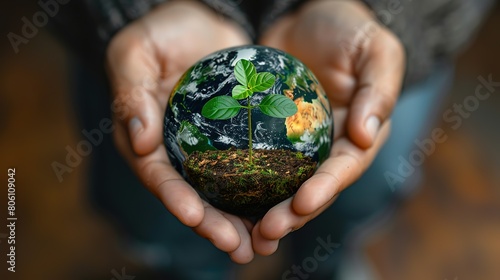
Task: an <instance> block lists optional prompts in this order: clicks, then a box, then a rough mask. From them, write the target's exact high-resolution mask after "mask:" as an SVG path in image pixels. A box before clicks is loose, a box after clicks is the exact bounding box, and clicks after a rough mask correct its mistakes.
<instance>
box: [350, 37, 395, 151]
mask: <svg viewBox="0 0 500 280" xmlns="http://www.w3.org/2000/svg"><path fill="white" fill-rule="evenodd" d="M356 74H357V76H358V78H359V83H358V87H357V90H356V93H355V95H354V97H353V100H352V103H351V110H350V116H349V120H348V125H347V126H348V132H349V136H350V138H351V140H352V141H353V142H354V143H355V144H357V145H358V146H359V147H361V148H364V149H366V148H369V147H370V146H371V145H373V143H374V142H375V139H376V136H377V133H378V132H379V129H380V125H381V124H382V123H383V122H384V121H385V120H386V119H387V118H388V117H389V116H390V114H391V112H392V110H393V108H394V106H395V104H396V101H397V99H398V96H399V93H400V90H401V84H402V79H403V75H404V53H403V47H402V46H401V44H400V43H399V41H398V40H397V39H395V37H394V36H392V35H391V34H389V33H388V32H379V35H377V37H376V38H374V39H373V40H372V42H371V43H370V45H369V47H367V48H363V50H362V54H361V55H360V58H359V61H358V63H357V65H356Z"/></svg>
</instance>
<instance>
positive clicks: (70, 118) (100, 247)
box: [0, 1, 500, 280]
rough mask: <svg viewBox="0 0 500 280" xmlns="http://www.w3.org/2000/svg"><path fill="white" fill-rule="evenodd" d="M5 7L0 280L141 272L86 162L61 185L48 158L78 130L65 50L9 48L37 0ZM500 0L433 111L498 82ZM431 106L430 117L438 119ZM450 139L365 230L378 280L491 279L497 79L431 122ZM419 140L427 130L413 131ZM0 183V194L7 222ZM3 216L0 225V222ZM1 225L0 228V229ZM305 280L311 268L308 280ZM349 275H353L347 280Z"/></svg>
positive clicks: (0, 59)
mask: <svg viewBox="0 0 500 280" xmlns="http://www.w3.org/2000/svg"><path fill="white" fill-rule="evenodd" d="M27 2H28V1H15V2H14V1H10V2H8V3H3V4H2V5H3V6H2V11H0V15H1V16H0V22H1V24H0V31H1V32H0V35H1V36H2V39H1V43H0V150H1V154H0V163H1V164H0V166H1V168H2V169H1V171H0V172H1V173H2V175H1V178H2V182H6V181H7V168H9V167H15V168H16V194H17V199H16V205H17V209H16V215H17V217H18V219H19V220H18V222H17V228H16V231H17V246H16V248H17V256H18V258H17V272H16V273H15V274H12V273H9V274H7V271H6V256H5V252H6V248H7V239H6V233H7V229H6V228H5V227H4V226H0V252H1V255H0V263H1V265H0V279H54V280H58V279H75V278H74V277H75V276H74V275H79V278H78V279H112V278H113V277H114V276H115V275H114V272H118V274H120V272H121V270H122V268H126V271H127V274H129V275H134V271H138V270H140V269H141V268H140V267H139V266H138V264H137V263H136V262H134V260H133V259H130V258H128V257H127V256H126V255H124V254H123V252H122V250H121V249H120V248H121V247H120V242H119V240H120V235H119V234H118V233H117V232H116V230H115V229H114V228H112V227H111V225H110V224H109V223H108V222H107V221H106V220H104V219H103V218H102V217H101V216H100V215H98V214H97V213H96V212H95V211H94V210H93V209H92V208H91V207H90V203H89V202H88V199H87V193H86V182H87V177H86V172H87V168H88V158H85V157H84V158H83V161H82V164H80V165H78V166H77V167H76V168H74V169H73V170H72V172H71V173H69V174H66V175H65V180H64V181H62V182H59V181H58V179H57V177H56V176H55V174H54V172H53V169H52V166H51V164H52V163H53V162H54V161H59V162H64V158H65V156H66V153H67V152H66V150H65V149H66V147H67V146H68V145H69V146H70V147H75V146H76V145H77V143H78V142H79V141H80V140H81V139H82V138H83V135H82V134H81V133H80V129H79V127H78V123H77V120H76V113H75V112H74V110H73V109H72V107H71V106H70V101H71V100H70V99H71V95H70V84H71V79H70V75H69V74H68V73H69V72H70V69H71V64H72V61H74V58H73V57H72V53H71V52H70V51H69V50H68V49H67V48H65V46H64V45H63V44H62V43H61V42H59V41H58V40H57V39H56V38H55V37H54V36H53V35H52V34H51V33H50V28H40V30H39V33H38V34H37V35H36V36H35V37H34V38H32V39H30V40H29V42H28V43H27V44H21V45H20V51H19V53H18V54H16V53H15V52H14V51H13V49H12V47H11V45H10V44H9V41H8V39H7V38H6V34H8V33H9V32H10V31H14V32H19V29H20V27H21V26H22V22H21V20H20V19H21V18H22V17H23V16H27V15H33V13H34V12H35V11H37V10H36V9H37V6H36V5H35V4H34V3H35V1H33V3H31V4H27ZM499 30H500V7H498V5H497V7H496V8H495V9H494V10H492V12H491V14H490V16H489V18H488V19H487V20H486V21H485V22H484V24H483V26H482V27H481V29H480V31H479V32H478V33H477V36H476V38H475V40H474V41H473V42H472V44H471V45H470V46H469V47H468V48H467V49H465V50H464V51H463V52H462V53H461V55H460V56H459V57H458V58H457V60H456V61H457V64H456V72H455V81H454V84H453V87H452V88H451V95H450V98H449V99H448V100H447V102H445V104H444V105H443V107H442V114H444V112H445V111H446V110H448V109H450V108H452V106H453V104H454V103H457V104H462V103H463V101H464V100H465V99H466V98H467V97H468V96H471V95H473V94H474V92H475V88H476V86H477V85H478V84H479V82H478V77H479V76H482V77H484V78H486V79H487V77H488V76H490V75H491V76H492V80H494V81H500V33H499ZM442 114H440V115H442ZM435 127H436V128H442V129H443V130H445V131H446V133H447V135H448V140H447V141H445V142H444V143H442V144H438V145H437V148H436V151H435V152H434V153H433V154H432V155H430V156H429V157H428V158H427V160H426V161H425V164H424V165H425V170H426V173H425V180H424V181H423V183H422V184H421V186H420V188H419V189H418V190H417V191H416V192H415V194H414V195H413V196H412V197H411V198H410V199H408V200H407V201H405V202H404V204H403V205H402V207H401V209H399V210H398V211H397V213H396V215H395V216H394V217H392V218H391V219H388V220H387V221H385V222H384V223H383V224H381V225H379V226H378V227H377V228H376V229H374V230H372V231H370V235H369V237H367V238H365V239H366V240H365V242H364V246H363V251H364V253H365V255H366V256H367V257H368V258H369V259H370V261H371V262H372V264H373V267H374V270H375V271H376V272H377V274H378V275H379V277H380V279H407V280H410V279H418V280H421V279H457V280H465V279H474V280H480V279H487V280H498V279H500V265H499V260H500V87H497V88H496V91H495V92H493V93H492V95H491V96H490V97H489V98H488V99H487V100H485V101H480V103H479V107H478V109H477V110H476V111H474V112H472V113H471V114H470V116H469V117H468V118H464V119H463V124H462V126H460V128H458V129H456V130H455V129H453V128H452V127H451V126H450V124H449V123H446V122H444V121H443V118H439V119H438V120H437V121H436V123H435ZM424 137H430V135H428V136H423V137H422V138H424ZM6 185H7V183H5V187H1V189H2V191H1V192H0V205H1V209H0V214H1V216H0V220H1V221H5V215H6V211H5V210H4V209H5V207H4V206H5V205H6V203H7V195H6V194H7V188H6ZM1 224H3V222H2V223H1ZM1 224H0V225H1ZM279 257H280V256H279V254H277V255H276V256H274V257H270V258H265V259H263V258H258V259H257V260H255V261H254V262H253V263H252V264H250V265H249V266H245V267H242V270H243V271H245V273H244V274H245V275H246V277H245V278H247V279H266V278H262V277H263V276H262V275H269V274H267V273H271V272H274V274H276V273H277V275H281V273H282V272H280V271H276V270H277V268H278V267H279ZM311 279H314V277H313V275H312V278H311ZM354 280H356V279H354Z"/></svg>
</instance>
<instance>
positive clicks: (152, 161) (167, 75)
mask: <svg viewBox="0 0 500 280" xmlns="http://www.w3.org/2000/svg"><path fill="white" fill-rule="evenodd" d="M242 34H244V32H243V30H241V29H239V28H238V27H237V25H236V24H233V23H232V22H230V21H224V20H223V19H222V18H221V17H218V16H217V15H216V14H215V13H214V12H212V11H211V10H209V9H208V8H207V7H205V6H203V5H202V4H199V3H197V2H194V1H173V2H171V3H167V4H162V5H160V6H158V7H157V8H156V9H154V10H153V11H151V12H150V13H149V14H147V15H146V16H144V17H143V18H141V19H138V20H137V21H135V22H133V23H132V24H130V25H129V26H127V27H126V28H124V29H123V30H122V31H121V32H119V34H117V35H116V36H115V38H113V40H112V42H111V43H110V46H109V48H108V52H107V56H108V70H109V77H110V80H111V84H112V88H113V93H114V98H115V101H114V102H113V108H112V109H113V112H114V116H113V118H114V124H115V126H116V130H115V134H114V138H115V143H116V145H117V147H118V149H119V151H120V152H121V154H122V155H123V156H124V157H125V158H126V159H127V161H128V163H129V164H130V166H131V167H132V169H133V170H134V172H135V173H136V174H137V176H138V177H139V178H140V179H141V181H142V182H143V183H144V185H145V186H146V187H147V188H148V189H149V190H150V191H151V192H152V193H153V194H154V195H156V196H157V197H158V199H159V200H160V201H161V202H162V203H163V204H164V205H165V207H166V208H167V209H168V210H169V211H170V212H171V213H172V214H173V215H175V216H176V217H177V218H178V219H179V220H180V221H181V222H182V223H183V224H185V225H186V226H189V227H192V228H193V230H194V231H195V232H196V233H198V234H199V235H201V236H203V237H205V238H207V239H209V240H210V241H211V242H212V243H213V244H214V245H215V246H216V247H217V248H219V249H220V250H222V251H225V252H228V253H229V254H230V256H231V258H232V259H233V261H235V262H238V263H246V262H249V261H251V260H252V258H253V250H252V246H251V237H250V234H249V228H250V225H249V222H246V221H243V220H242V219H240V218H238V217H236V216H233V215H229V214H226V213H224V212H221V211H218V210H217V209H215V208H213V207H212V206H210V205H209V204H208V203H206V202H205V201H202V200H201V199H200V197H199V195H198V194H197V193H196V192H195V191H194V189H193V188H191V186H190V185H189V184H188V183H187V182H185V181H184V180H183V178H182V177H181V176H180V175H179V174H178V173H177V172H176V171H175V169H174V168H173V167H172V166H171V164H170V162H169V159H168V156H167V152H166V149H165V147H164V145H163V136H162V135H163V133H162V128H163V116H164V111H165V107H166V104H167V101H168V99H169V95H170V92H171V90H172V88H173V86H174V85H175V83H176V82H177V81H178V80H179V78H180V77H181V75H182V74H183V73H184V71H185V70H187V69H188V68H189V67H190V66H191V65H192V64H194V63H195V62H196V61H198V60H199V59H201V58H202V57H204V56H205V55H207V54H209V53H212V52H214V51H217V50H220V49H223V48H227V47H232V46H237V45H243V44H248V43H249V38H247V37H246V36H244V35H242Z"/></svg>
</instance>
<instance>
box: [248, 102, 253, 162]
mask: <svg viewBox="0 0 500 280" xmlns="http://www.w3.org/2000/svg"><path fill="white" fill-rule="evenodd" d="M247 103H248V104H247V105H248V159H249V161H250V164H253V155H252V146H253V143H252V106H251V105H250V96H249V97H247Z"/></svg>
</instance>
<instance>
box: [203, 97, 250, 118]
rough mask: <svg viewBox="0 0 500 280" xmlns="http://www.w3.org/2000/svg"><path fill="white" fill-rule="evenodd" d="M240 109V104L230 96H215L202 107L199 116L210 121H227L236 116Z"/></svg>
mask: <svg viewBox="0 0 500 280" xmlns="http://www.w3.org/2000/svg"><path fill="white" fill-rule="evenodd" d="M240 109H241V105H240V103H238V101H236V99H234V98H232V97H231V96H225V95H224V96H217V97H214V98H212V99H210V100H209V101H208V102H207V103H206V104H205V105H204V106H203V108H202V109H201V115H202V116H204V117H205V118H207V119H211V120H227V119H230V118H232V117H234V116H236V115H237V114H238V112H239V111H240Z"/></svg>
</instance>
